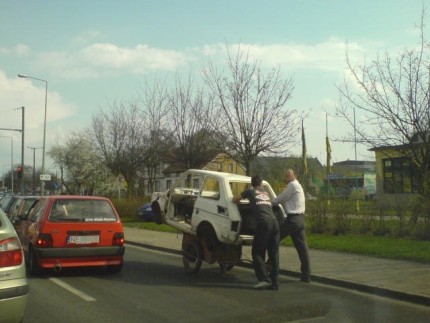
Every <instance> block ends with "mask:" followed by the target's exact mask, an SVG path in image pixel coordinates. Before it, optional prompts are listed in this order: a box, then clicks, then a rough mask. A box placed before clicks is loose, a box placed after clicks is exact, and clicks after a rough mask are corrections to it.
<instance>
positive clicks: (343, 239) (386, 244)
mask: <svg viewBox="0 0 430 323" xmlns="http://www.w3.org/2000/svg"><path fill="white" fill-rule="evenodd" d="M307 238H308V245H309V248H311V249H320V250H327V251H336V252H348V253H355V254H361V255H367V256H374V257H381V258H388V259H399V260H410V261H416V262H421V263H427V264H430V241H419V240H410V239H403V238H389V237H382V236H370V235H358V234H346V235H337V236H335V235H332V234H316V233H313V234H308V236H307ZM282 244H284V245H288V246H291V245H292V243H291V239H290V238H289V237H287V238H285V239H284V240H283V242H282Z"/></svg>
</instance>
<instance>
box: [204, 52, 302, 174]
mask: <svg viewBox="0 0 430 323" xmlns="http://www.w3.org/2000/svg"><path fill="white" fill-rule="evenodd" d="M227 53H228V59H227V72H229V75H228V76H224V73H223V72H222V71H220V70H218V69H217V68H216V67H215V66H214V65H213V64H212V63H209V64H208V66H207V68H205V69H204V77H205V81H206V83H207V84H208V86H209V88H210V90H211V92H212V93H213V95H214V96H215V98H216V106H217V108H218V110H217V111H216V116H217V117H216V119H212V121H216V124H212V126H211V129H213V130H214V133H216V134H219V135H221V136H222V142H223V143H224V144H225V146H226V148H227V150H228V151H229V152H230V153H231V154H232V155H233V156H235V158H237V160H238V162H240V163H242V164H244V166H245V168H246V172H247V174H248V175H249V171H250V164H251V162H252V161H253V160H254V159H255V158H256V157H257V156H258V155H259V154H262V153H265V154H276V153H285V152H286V151H287V150H288V149H289V148H291V146H292V145H294V144H295V143H296V141H295V138H296V136H297V134H298V131H299V125H300V120H301V119H300V117H299V115H298V113H297V111H296V110H294V109H287V107H286V103H287V101H288V100H289V99H290V98H291V96H292V91H293V89H294V86H293V81H292V79H283V78H282V76H281V72H280V68H279V67H277V68H273V69H271V70H270V71H269V72H268V73H267V74H264V73H263V71H262V69H261V68H260V64H259V63H258V62H256V61H251V60H250V58H249V54H248V53H247V52H245V51H243V50H242V49H241V48H240V47H239V48H238V50H237V53H236V55H235V56H233V55H231V53H230V51H229V50H228V48H227ZM215 130H216V131H215Z"/></svg>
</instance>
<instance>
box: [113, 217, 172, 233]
mask: <svg viewBox="0 0 430 323" xmlns="http://www.w3.org/2000/svg"><path fill="white" fill-rule="evenodd" d="M121 221H122V223H123V225H124V226H126V227H130V228H139V229H145V230H152V231H161V232H172V233H177V232H178V230H176V229H174V228H172V227H170V226H168V225H166V224H157V223H154V222H144V221H141V220H137V219H136V218H128V217H127V218H121Z"/></svg>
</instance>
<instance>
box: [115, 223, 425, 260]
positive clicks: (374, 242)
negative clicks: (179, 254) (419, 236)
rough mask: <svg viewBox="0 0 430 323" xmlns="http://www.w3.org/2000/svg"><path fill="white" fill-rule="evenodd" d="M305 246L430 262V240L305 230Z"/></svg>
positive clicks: (159, 228) (159, 226)
mask: <svg viewBox="0 0 430 323" xmlns="http://www.w3.org/2000/svg"><path fill="white" fill-rule="evenodd" d="M122 222H123V224H124V226H127V227H133V228H140V229H146V230H153V231H162V232H172V233H177V232H178V231H177V230H175V229H174V228H172V227H170V226H168V225H165V224H156V223H153V222H143V221H140V220H137V219H136V218H132V217H126V218H122ZM282 244H283V245H286V246H292V242H291V238H289V237H287V238H285V239H284V240H283V241H282ZM308 245H309V247H310V248H311V249H320V250H327V251H336V252H348V253H355V254H361V255H367V256H374V257H381V258H388V259H399V260H410V261H416V262H420V263H426V264H430V241H419V240H410V239H405V238H390V237H383V236H371V235H359V234H345V235H333V234H319V233H312V234H309V233H308Z"/></svg>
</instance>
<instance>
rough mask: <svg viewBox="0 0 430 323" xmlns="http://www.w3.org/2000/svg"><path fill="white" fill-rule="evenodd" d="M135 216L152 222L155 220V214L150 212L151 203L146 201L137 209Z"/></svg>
mask: <svg viewBox="0 0 430 323" xmlns="http://www.w3.org/2000/svg"><path fill="white" fill-rule="evenodd" d="M137 217H138V218H139V219H142V220H143V221H147V222H153V221H154V220H155V214H154V212H152V207H151V203H146V204H143V205H142V206H140V207H139V208H138V209H137Z"/></svg>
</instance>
